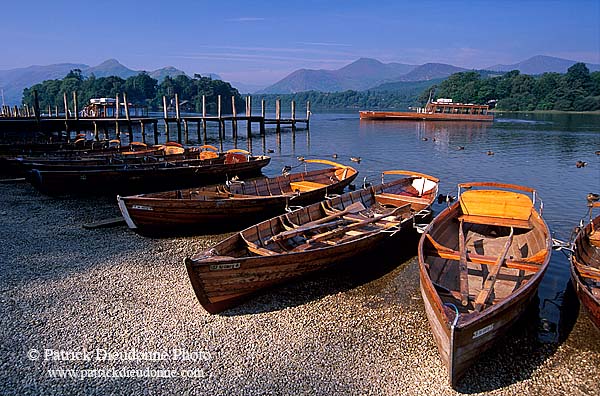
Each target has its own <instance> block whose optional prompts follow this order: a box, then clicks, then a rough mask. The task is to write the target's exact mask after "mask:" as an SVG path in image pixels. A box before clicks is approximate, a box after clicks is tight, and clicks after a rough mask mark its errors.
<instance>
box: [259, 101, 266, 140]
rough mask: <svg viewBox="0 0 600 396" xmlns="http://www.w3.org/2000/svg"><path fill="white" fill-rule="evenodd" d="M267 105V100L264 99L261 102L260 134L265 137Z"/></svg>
mask: <svg viewBox="0 0 600 396" xmlns="http://www.w3.org/2000/svg"><path fill="white" fill-rule="evenodd" d="M266 112H267V110H266V103H265V100H264V99H262V100H261V101H260V118H261V120H260V134H261V135H264V134H265V115H266Z"/></svg>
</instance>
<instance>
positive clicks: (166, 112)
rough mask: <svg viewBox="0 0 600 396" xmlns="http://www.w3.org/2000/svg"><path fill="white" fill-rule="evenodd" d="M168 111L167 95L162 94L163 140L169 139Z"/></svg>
mask: <svg viewBox="0 0 600 396" xmlns="http://www.w3.org/2000/svg"><path fill="white" fill-rule="evenodd" d="M168 118H169V112H168V110H167V97H166V96H165V95H163V119H164V120H165V135H166V136H165V139H166V140H165V142H168V141H169V120H168Z"/></svg>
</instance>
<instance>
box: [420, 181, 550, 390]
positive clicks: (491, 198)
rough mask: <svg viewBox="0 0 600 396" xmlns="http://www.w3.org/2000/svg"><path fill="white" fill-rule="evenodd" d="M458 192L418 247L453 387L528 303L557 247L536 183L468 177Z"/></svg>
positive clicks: (428, 306)
mask: <svg viewBox="0 0 600 396" xmlns="http://www.w3.org/2000/svg"><path fill="white" fill-rule="evenodd" d="M463 190H464V192H462V191H463ZM461 192H462V193H461ZM527 194H531V198H530V196H529V195H527ZM458 197H459V198H458V201H457V202H455V203H454V204H452V205H451V206H449V207H448V208H447V209H445V210H444V211H442V212H441V213H440V214H439V215H438V216H437V217H436V218H435V219H434V220H433V221H432V222H431V223H430V224H429V226H428V227H427V229H426V230H425V233H424V234H423V235H422V236H421V240H420V241H419V248H418V258H419V273H420V286H421V295H422V297H423V301H424V304H425V312H426V314H427V318H428V319H429V323H430V326H431V332H432V334H433V337H434V339H435V341H436V343H437V346H438V349H439V353H440V357H441V359H442V361H443V362H444V364H445V365H446V367H447V368H448V377H449V380H450V384H451V385H452V386H453V387H455V386H456V384H457V382H458V380H459V379H460V378H461V376H462V375H463V374H464V373H465V371H466V370H467V369H468V367H469V366H471V365H472V364H473V363H474V362H475V361H476V360H477V358H478V357H479V356H480V355H481V353H482V352H483V351H485V350H487V349H488V348H490V347H491V345H492V344H493V343H494V342H495V341H496V340H497V339H498V338H499V337H500V336H501V335H502V334H503V333H505V332H506V331H507V330H508V329H509V328H510V326H511V325H512V324H513V323H514V322H515V321H516V320H517V319H518V318H519V317H520V316H521V314H522V313H523V312H524V311H525V309H526V308H527V306H528V304H529V302H530V301H531V300H532V299H533V298H534V297H535V295H536V293H537V289H538V286H539V284H540V281H541V280H542V277H543V276H544V273H545V271H546V268H547V267H548V262H549V260H550V254H551V249H552V238H551V234H550V231H549V229H548V226H547V225H546V223H545V222H544V220H543V219H542V213H541V212H542V211H541V208H542V207H543V205H542V203H541V200H539V197H538V195H537V194H536V191H535V190H534V189H532V188H529V187H523V186H518V185H513V184H501V183H485V182H483V183H464V184H459V191H458ZM536 201H539V205H538V207H537V208H536V205H535V203H536Z"/></svg>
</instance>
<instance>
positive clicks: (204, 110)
mask: <svg viewBox="0 0 600 396" xmlns="http://www.w3.org/2000/svg"><path fill="white" fill-rule="evenodd" d="M202 130H203V131H204V136H206V95H202ZM204 143H206V139H204Z"/></svg>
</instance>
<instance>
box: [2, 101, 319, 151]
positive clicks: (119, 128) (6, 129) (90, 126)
mask: <svg viewBox="0 0 600 396" xmlns="http://www.w3.org/2000/svg"><path fill="white" fill-rule="evenodd" d="M34 101H35V104H34V106H28V105H27V104H23V106H22V107H18V106H13V107H11V106H6V105H3V106H2V107H1V109H0V140H9V141H10V140H13V141H14V140H23V138H24V135H25V134H27V133H29V134H31V136H33V135H35V134H38V135H41V136H46V137H48V136H49V135H50V134H56V133H58V140H66V141H72V140H76V139H77V138H78V137H79V133H80V132H81V131H93V136H94V140H100V139H102V138H103V139H110V138H111V136H110V134H111V132H113V133H114V134H113V136H114V138H116V139H118V140H122V133H123V130H125V131H126V133H127V137H128V140H129V142H132V141H134V139H133V128H134V127H135V128H139V130H140V131H141V139H142V142H144V143H146V139H147V136H146V135H147V131H148V129H151V133H152V135H153V140H154V144H158V143H159V130H158V123H159V122H160V120H161V119H160V118H157V117H150V116H148V112H147V110H146V111H141V112H140V111H139V109H140V106H134V107H133V109H134V111H133V113H132V106H133V105H131V104H130V103H128V101H127V95H126V94H125V93H124V94H123V95H122V97H121V96H120V95H116V98H115V99H112V98H111V99H110V101H111V102H110V103H112V104H114V109H111V110H110V111H109V110H108V109H106V108H102V111H99V110H94V111H89V112H88V111H81V112H80V111H78V108H77V103H78V101H77V93H76V92H73V103H72V106H71V107H70V106H69V100H68V97H67V94H66V93H64V96H63V105H64V108H63V109H62V112H61V113H59V111H58V107H55V108H54V109H51V108H50V107H48V109H47V110H48V112H47V113H46V114H41V112H40V108H39V104H38V101H37V92H35V91H34ZM174 102H175V114H174V116H173V114H172V113H170V112H169V107H168V106H167V103H168V101H167V97H166V96H163V117H162V122H163V123H164V129H165V141H177V142H178V143H182V144H189V143H190V129H191V128H190V124H192V125H193V124H197V128H196V131H197V134H198V136H197V141H198V143H202V142H206V140H207V124H208V123H217V124H218V130H219V137H220V138H223V137H225V132H226V123H230V124H231V131H232V136H233V137H234V138H237V135H238V122H240V121H242V122H245V123H246V135H247V137H248V138H250V137H251V136H252V125H253V124H254V125H256V124H258V126H259V130H260V134H261V135H264V134H265V129H266V128H265V125H275V126H276V131H277V133H279V132H281V128H282V127H288V126H289V127H291V128H292V130H295V129H296V127H297V125H298V124H303V125H304V126H305V128H306V129H308V128H309V125H310V114H311V112H310V102H307V103H306V118H298V117H296V103H295V102H294V101H292V103H291V113H290V117H289V118H284V117H282V113H281V100H280V99H277V100H276V103H275V117H274V118H269V117H267V114H266V103H265V100H264V99H263V100H261V111H260V114H252V97H250V96H247V97H246V111H245V114H238V113H237V111H236V108H235V98H234V97H231V102H232V114H223V113H222V98H221V95H219V96H218V97H217V103H216V105H217V106H216V108H217V114H216V115H209V114H208V113H207V104H206V96H204V95H203V96H202V114H201V115H188V116H185V115H182V114H181V111H180V101H179V96H178V95H177V94H175V100H174ZM53 110H54V111H53ZM173 124H175V125H174V126H173ZM172 127H175V128H176V130H175V131H176V136H175V134H174V132H175V131H173V130H172ZM101 135H103V136H101Z"/></svg>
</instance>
